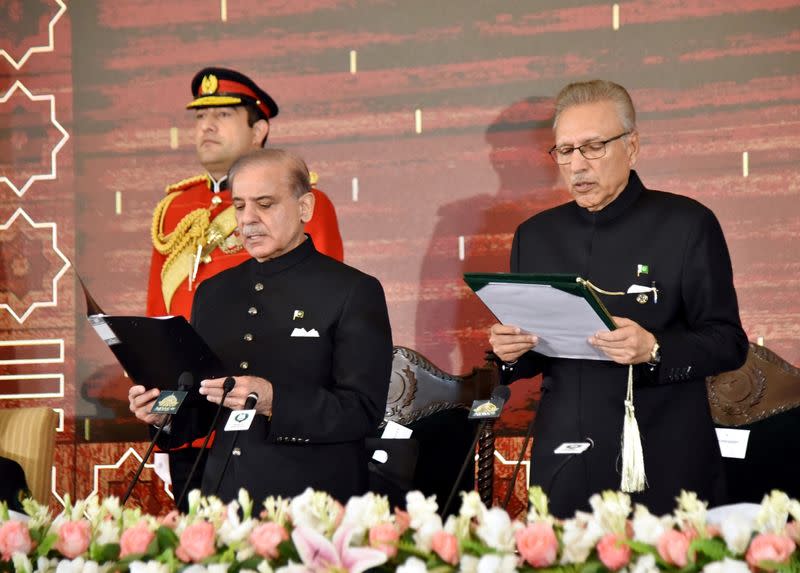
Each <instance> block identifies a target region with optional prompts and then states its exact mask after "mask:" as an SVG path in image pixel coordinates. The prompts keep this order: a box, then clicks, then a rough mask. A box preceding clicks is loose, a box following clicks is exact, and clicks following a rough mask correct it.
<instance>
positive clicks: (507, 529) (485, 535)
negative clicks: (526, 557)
mask: <svg viewBox="0 0 800 573" xmlns="http://www.w3.org/2000/svg"><path fill="white" fill-rule="evenodd" d="M475 533H476V534H477V536H478V537H479V538H480V539H481V541H483V542H484V543H485V544H486V545H488V546H489V547H491V548H492V549H497V550H499V551H514V548H515V547H516V543H515V539H514V527H513V526H512V524H511V518H510V517H509V516H508V513H506V511H505V510H504V509H501V508H499V507H493V508H492V509H490V510H488V511H487V512H486V514H485V515H484V519H483V522H482V523H480V524H479V525H478V527H477V529H476V530H475Z"/></svg>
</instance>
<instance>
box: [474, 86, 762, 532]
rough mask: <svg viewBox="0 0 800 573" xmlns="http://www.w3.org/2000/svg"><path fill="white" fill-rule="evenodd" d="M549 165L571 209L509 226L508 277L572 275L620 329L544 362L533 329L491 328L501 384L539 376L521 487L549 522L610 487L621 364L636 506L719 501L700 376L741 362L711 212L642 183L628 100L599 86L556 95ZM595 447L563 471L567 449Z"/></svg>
mask: <svg viewBox="0 0 800 573" xmlns="http://www.w3.org/2000/svg"><path fill="white" fill-rule="evenodd" d="M553 130H554V135H555V145H554V146H553V148H552V149H551V150H550V155H551V156H552V158H553V160H554V161H555V162H556V163H557V164H558V166H559V169H560V171H561V175H562V177H563V178H564V182H565V183H566V185H567V187H568V189H569V192H570V194H571V195H572V198H573V201H571V202H569V203H566V204H564V205H560V206H558V207H555V208H553V209H550V210H547V211H544V212H542V213H539V214H537V215H535V216H533V217H531V218H530V219H528V220H527V221H525V222H524V223H522V224H521V225H520V226H519V228H518V229H517V231H516V234H515V236H514V242H513V246H512V250H511V271H512V272H521V273H566V274H570V273H571V274H578V275H579V276H581V277H583V278H585V279H587V280H589V281H591V282H592V283H593V284H594V285H596V286H597V287H598V288H600V289H604V290H606V291H609V292H615V293H625V294H622V295H621V296H608V295H603V294H600V295H599V296H600V299H601V300H602V301H603V303H604V304H605V305H606V307H607V308H608V309H609V312H610V313H611V314H612V315H613V316H614V321H615V323H616V325H617V327H618V328H617V329H615V330H612V331H610V332H609V331H600V332H597V333H594V334H591V336H590V337H589V343H590V344H592V345H593V346H595V347H596V348H598V349H600V350H601V351H602V352H603V353H604V354H605V355H606V356H607V357H608V361H596V360H575V359H562V358H546V357H544V356H542V355H540V354H537V353H536V344H537V342H538V339H537V336H536V333H527V332H522V331H521V330H520V329H519V328H517V327H515V326H513V325H510V324H506V325H501V324H495V325H494V326H492V327H491V330H490V338H489V340H490V343H491V345H492V348H493V350H494V353H495V354H496V355H497V356H498V357H499V358H500V360H501V361H502V364H501V368H502V370H503V372H504V377H505V378H506V381H508V382H511V381H513V380H516V379H519V378H527V377H531V376H534V375H535V374H537V373H542V374H543V383H542V400H541V405H540V408H539V410H538V411H537V414H536V416H537V418H536V431H535V434H534V436H535V443H534V447H533V459H532V467H531V470H532V473H531V481H532V482H533V483H535V484H539V485H541V486H542V487H543V488H544V489H545V490H546V493H548V494H549V495H550V497H551V508H552V510H553V512H554V514H556V515H558V516H564V517H566V516H570V515H572V514H573V512H574V511H575V510H576V509H583V508H585V507H587V505H588V499H589V497H590V496H591V495H592V494H594V493H597V492H600V491H602V490H606V489H612V490H618V489H620V471H621V465H622V459H621V446H620V442H621V435H622V430H623V419H624V418H625V406H624V402H625V398H626V387H627V379H628V365H634V368H633V379H634V381H635V384H634V386H633V388H634V393H633V404H634V406H635V418H636V419H637V420H638V428H639V432H640V436H641V444H642V448H643V459H644V468H645V471H646V477H647V486H646V488H645V489H644V491H643V492H641V493H638V494H635V495H634V500H635V501H637V502H641V503H644V504H646V505H647V506H648V507H649V508H650V510H651V511H653V512H654V513H659V514H660V513H665V512H668V511H670V510H672V509H673V508H674V498H675V497H676V496H677V495H678V494H679V493H680V490H681V489H686V490H691V491H695V492H697V494H698V495H699V496H700V498H702V499H705V500H708V501H710V502H711V504H712V505H713V504H715V503H718V502H720V501H721V500H722V498H723V497H724V481H723V479H722V463H721V458H720V451H719V445H718V443H717V440H716V436H715V432H714V428H713V425H712V420H711V415H710V411H709V406H708V401H707V398H706V389H705V382H704V381H705V377H706V376H709V375H714V374H717V373H719V372H724V371H728V370H733V369H736V368H738V367H739V366H741V364H742V363H743V362H744V360H745V357H746V353H747V338H746V336H745V334H744V332H743V330H742V327H741V322H740V319H739V309H738V305H737V301H736V292H735V291H734V287H733V277H732V270H731V262H730V257H729V255H728V248H727V246H726V244H725V238H724V237H723V234H722V230H721V228H720V225H719V223H718V222H717V219H716V217H715V216H714V214H713V213H712V212H711V211H710V210H709V209H708V208H706V207H704V206H703V205H701V204H700V203H698V202H697V201H694V200H692V199H689V198H687V197H683V196H680V195H674V194H671V193H665V192H661V191H653V190H650V189H647V188H645V186H644V185H643V184H642V182H641V180H640V179H639V176H638V175H637V174H636V172H635V171H632V168H633V166H634V165H635V164H636V159H637V157H638V154H639V134H638V132H637V130H636V115H635V111H634V107H633V103H632V101H631V98H630V96H629V94H628V92H627V91H626V90H625V88H623V87H622V86H620V85H618V84H615V83H612V82H607V81H600V80H595V81H590V82H582V83H574V84H570V85H568V86H567V87H565V88H564V89H563V90H562V91H561V93H560V94H559V95H558V97H557V99H556V110H555V120H554V122H553ZM587 438H589V439H591V440H592V441H593V442H594V447H593V448H592V449H590V450H589V451H587V452H585V453H583V454H581V455H579V456H577V457H575V458H574V459H571V460H570V461H569V462H565V456H563V455H557V454H554V453H553V452H554V450H555V449H556V448H557V447H558V446H559V445H560V444H562V443H564V442H577V441H581V440H585V439H587Z"/></svg>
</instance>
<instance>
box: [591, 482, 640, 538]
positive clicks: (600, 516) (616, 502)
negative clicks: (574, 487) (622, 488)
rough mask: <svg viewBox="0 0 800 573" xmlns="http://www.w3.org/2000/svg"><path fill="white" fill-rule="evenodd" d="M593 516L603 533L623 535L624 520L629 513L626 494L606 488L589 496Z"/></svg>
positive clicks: (628, 499) (628, 502) (629, 501)
mask: <svg viewBox="0 0 800 573" xmlns="http://www.w3.org/2000/svg"><path fill="white" fill-rule="evenodd" d="M589 504H590V505H591V506H592V510H593V512H594V518H595V520H596V521H597V523H598V524H599V525H600V527H601V528H602V529H603V532H604V533H614V534H617V535H625V522H626V520H627V519H628V516H629V515H630V513H631V497H630V496H629V495H628V494H625V493H621V492H615V491H610V490H606V491H604V492H603V493H602V494H594V495H593V496H592V497H590V498H589Z"/></svg>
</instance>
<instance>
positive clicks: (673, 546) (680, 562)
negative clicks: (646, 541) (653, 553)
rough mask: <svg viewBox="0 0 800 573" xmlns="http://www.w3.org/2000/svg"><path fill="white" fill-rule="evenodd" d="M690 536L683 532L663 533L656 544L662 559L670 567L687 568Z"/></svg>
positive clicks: (671, 531)
mask: <svg viewBox="0 0 800 573" xmlns="http://www.w3.org/2000/svg"><path fill="white" fill-rule="evenodd" d="M689 543H690V541H689V536H688V535H686V534H685V533H683V532H680V531H675V530H674V529H669V530H667V531H665V532H664V533H663V535H662V536H661V538H660V539H659V540H658V543H657V544H656V548H657V549H658V554H659V555H660V556H661V559H663V560H664V561H666V562H667V563H669V564H670V565H677V566H678V567H686V564H687V563H688V562H689Z"/></svg>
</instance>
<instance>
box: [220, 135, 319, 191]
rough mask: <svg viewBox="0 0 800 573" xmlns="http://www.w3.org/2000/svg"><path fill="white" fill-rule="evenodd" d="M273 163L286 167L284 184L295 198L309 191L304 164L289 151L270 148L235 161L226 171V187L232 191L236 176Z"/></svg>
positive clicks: (308, 179)
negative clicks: (247, 170) (246, 170)
mask: <svg viewBox="0 0 800 573" xmlns="http://www.w3.org/2000/svg"><path fill="white" fill-rule="evenodd" d="M275 163H282V164H283V165H284V166H285V167H286V172H285V177H286V179H285V183H286V184H287V185H288V186H289V189H290V190H291V192H292V195H294V196H295V198H300V197H302V196H303V195H305V194H306V193H309V192H310V191H311V181H310V178H309V175H308V166H307V165H306V162H305V161H303V160H302V159H301V158H300V156H299V155H295V154H294V153H292V152H291V151H286V150H285V149H277V148H272V147H271V148H269V149H256V150H254V151H251V152H250V153H247V154H245V155H243V156H242V157H240V158H239V159H237V160H236V161H235V162H234V163H233V165H231V168H230V170H229V171H228V185H229V187H230V188H231V189H233V186H234V181H235V179H236V175H237V174H238V173H240V172H241V171H243V170H245V169H250V168H253V167H268V166H271V165H274V164H275Z"/></svg>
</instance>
